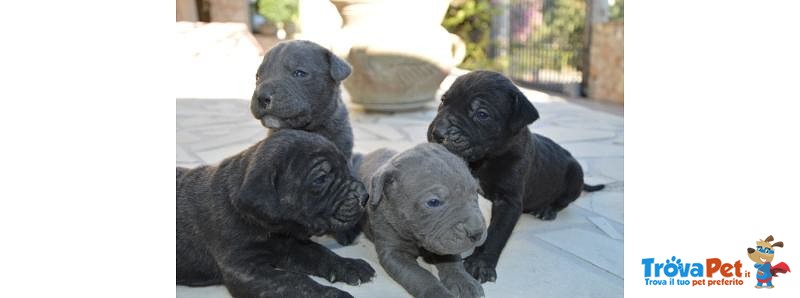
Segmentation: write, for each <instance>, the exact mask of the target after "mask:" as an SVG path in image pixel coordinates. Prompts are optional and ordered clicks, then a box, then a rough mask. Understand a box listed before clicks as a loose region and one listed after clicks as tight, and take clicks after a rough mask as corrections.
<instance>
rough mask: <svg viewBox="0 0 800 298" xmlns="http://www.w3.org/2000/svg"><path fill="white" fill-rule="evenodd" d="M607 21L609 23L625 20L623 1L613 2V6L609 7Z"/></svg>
mask: <svg viewBox="0 0 800 298" xmlns="http://www.w3.org/2000/svg"><path fill="white" fill-rule="evenodd" d="M608 10H609V12H608V19H609V20H611V21H621V20H623V19H624V18H625V1H624V0H617V1H614V5H611V7H609V9H608Z"/></svg>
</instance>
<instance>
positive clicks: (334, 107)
mask: <svg viewBox="0 0 800 298" xmlns="http://www.w3.org/2000/svg"><path fill="white" fill-rule="evenodd" d="M350 72H351V68H350V65H348V64H347V62H345V61H344V60H342V59H341V58H339V57H336V55H335V54H333V53H332V52H331V51H329V50H327V49H325V48H323V47H322V46H320V45H318V44H316V43H313V42H310V41H305V40H293V41H286V42H281V43H278V44H277V45H276V46H275V47H273V48H272V49H271V50H270V51H269V53H267V55H266V56H264V61H262V62H261V65H260V66H259V67H258V71H257V72H256V88H255V90H254V91H253V98H252V100H251V101H250V112H251V113H252V114H253V117H255V118H256V119H258V120H260V121H261V124H262V125H264V127H267V128H269V129H270V130H271V131H273V132H274V131H277V130H280V129H286V128H291V129H297V130H304V131H308V132H312V133H316V134H319V135H321V136H323V137H325V138H327V139H328V140H330V141H331V142H333V143H334V144H335V145H336V147H338V148H339V150H341V151H342V153H344V155H345V156H346V157H347V158H348V159H349V158H350V155H351V154H352V151H353V130H352V129H351V128H350V122H349V120H348V118H347V107H345V105H344V102H342V96H341V87H340V85H341V82H342V80H344V79H345V78H347V77H348V76H349V75H350Z"/></svg>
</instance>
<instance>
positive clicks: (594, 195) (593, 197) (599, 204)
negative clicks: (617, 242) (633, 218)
mask: <svg viewBox="0 0 800 298" xmlns="http://www.w3.org/2000/svg"><path fill="white" fill-rule="evenodd" d="M573 204H576V205H578V206H581V207H583V208H586V209H588V210H591V211H593V212H596V213H597V214H600V215H602V216H605V217H607V218H608V219H611V220H614V221H616V222H618V223H622V222H623V218H624V216H625V209H624V208H623V204H624V195H623V193H622V192H620V191H613V189H611V187H610V185H607V186H606V189H603V190H601V191H597V192H590V193H584V194H583V195H582V196H581V198H580V199H578V200H576V201H575V202H574V203H573Z"/></svg>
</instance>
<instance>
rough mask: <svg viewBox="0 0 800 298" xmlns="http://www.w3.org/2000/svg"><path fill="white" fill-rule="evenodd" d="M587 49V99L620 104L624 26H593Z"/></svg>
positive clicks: (621, 100) (611, 24) (622, 85)
mask: <svg viewBox="0 0 800 298" xmlns="http://www.w3.org/2000/svg"><path fill="white" fill-rule="evenodd" d="M592 29H593V30H592V44H591V47H590V51H589V52H590V55H591V57H590V61H591V64H590V65H589V81H588V92H587V94H588V96H589V97H590V98H592V99H597V100H603V101H610V102H615V103H624V101H625V88H624V84H623V83H624V81H625V80H624V77H625V71H624V70H625V67H624V56H625V55H624V54H625V51H624V48H625V44H624V23H623V22H608V23H603V24H594V25H593V28H592Z"/></svg>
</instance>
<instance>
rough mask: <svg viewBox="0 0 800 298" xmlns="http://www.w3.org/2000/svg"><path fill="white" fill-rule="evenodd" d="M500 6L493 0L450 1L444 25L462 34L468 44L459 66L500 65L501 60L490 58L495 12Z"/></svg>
mask: <svg viewBox="0 0 800 298" xmlns="http://www.w3.org/2000/svg"><path fill="white" fill-rule="evenodd" d="M494 13H496V9H495V8H493V7H492V6H491V3H490V1H489V0H464V1H454V2H453V3H451V4H450V8H449V9H448V10H447V14H446V15H445V17H444V21H443V22H442V26H444V28H445V29H447V31H450V33H453V34H455V35H458V36H459V37H461V39H463V40H464V43H465V44H466V45H467V55H466V58H465V59H464V62H462V63H461V65H460V66H459V67H461V68H466V69H499V68H501V67H502V65H501V63H500V62H499V61H494V60H492V59H490V58H489V56H488V51H489V48H490V47H491V46H492V45H493V44H492V40H491V25H492V16H493V14H494Z"/></svg>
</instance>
